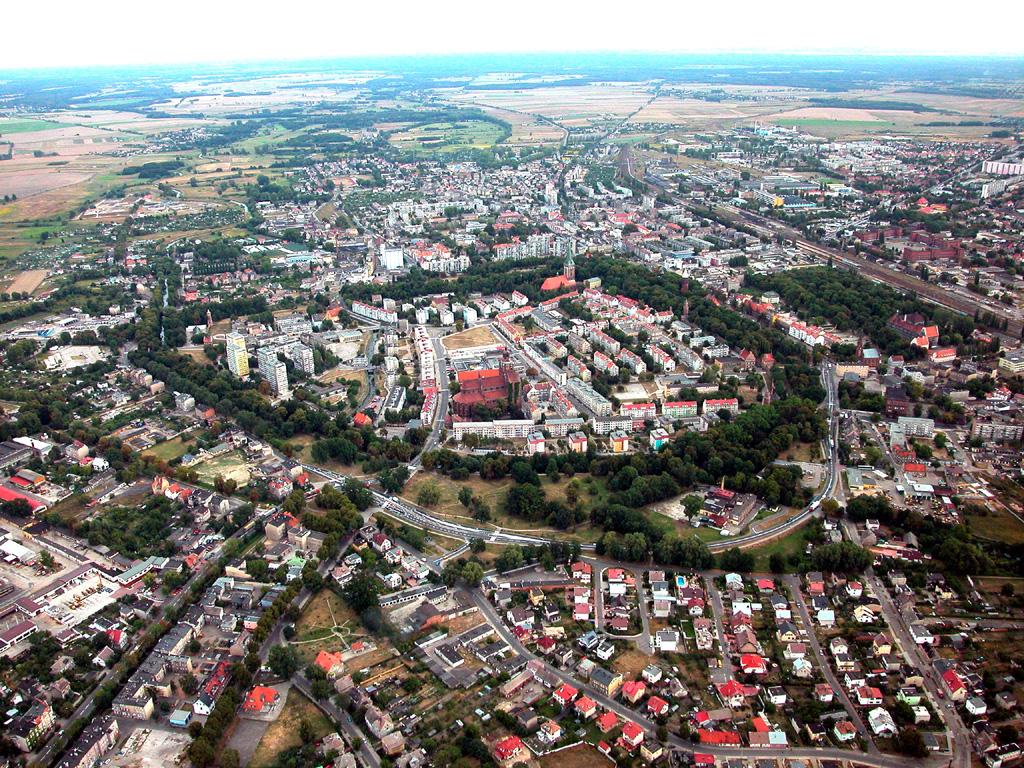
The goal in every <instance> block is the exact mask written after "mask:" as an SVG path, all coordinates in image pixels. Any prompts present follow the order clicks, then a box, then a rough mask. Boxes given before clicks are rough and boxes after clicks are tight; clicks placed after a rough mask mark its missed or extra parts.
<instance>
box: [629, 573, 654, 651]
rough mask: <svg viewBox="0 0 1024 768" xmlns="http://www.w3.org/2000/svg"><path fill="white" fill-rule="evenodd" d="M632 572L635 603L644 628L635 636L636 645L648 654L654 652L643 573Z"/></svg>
mask: <svg viewBox="0 0 1024 768" xmlns="http://www.w3.org/2000/svg"><path fill="white" fill-rule="evenodd" d="M633 573H634V575H635V576H636V603H637V606H638V608H639V610H640V624H641V625H643V628H644V630H643V632H642V633H641V634H640V636H639V637H637V638H635V642H636V647H637V648H638V649H639V650H640V652H641V653H646V654H648V655H650V654H652V653H654V647H653V642H652V641H651V616H650V612H649V611H648V609H647V594H646V593H645V592H644V574H643V573H641V572H638V571H634V572H633Z"/></svg>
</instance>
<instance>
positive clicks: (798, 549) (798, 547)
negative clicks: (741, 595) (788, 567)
mask: <svg viewBox="0 0 1024 768" xmlns="http://www.w3.org/2000/svg"><path fill="white" fill-rule="evenodd" d="M806 544H807V540H806V539H805V538H804V527H803V526H801V527H799V528H797V529H796V530H795V531H790V532H789V533H787V534H786V535H785V536H780V537H779V538H777V539H774V540H772V541H769V542H768V543H767V544H764V545H762V546H760V547H751V548H750V549H748V550H747V552H749V553H750V554H752V555H753V556H754V558H755V565H754V570H755V571H758V572H761V571H767V570H768V559H769V558H770V557H771V556H772V555H773V554H775V553H778V554H780V555H782V556H783V557H785V558H788V557H790V555H800V554H803V551H804V547H805V546H806Z"/></svg>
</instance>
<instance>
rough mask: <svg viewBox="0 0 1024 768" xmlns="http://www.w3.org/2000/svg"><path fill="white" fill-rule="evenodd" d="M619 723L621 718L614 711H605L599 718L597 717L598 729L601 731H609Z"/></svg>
mask: <svg viewBox="0 0 1024 768" xmlns="http://www.w3.org/2000/svg"><path fill="white" fill-rule="evenodd" d="M618 724H619V718H617V717H616V716H615V713H614V712H605V713H604V714H603V715H601V716H600V717H599V718H597V730H599V731H600V732H601V733H608V732H609V731H611V730H613V729H614V728H615V727H616V726H617V725H618Z"/></svg>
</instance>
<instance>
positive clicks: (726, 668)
mask: <svg viewBox="0 0 1024 768" xmlns="http://www.w3.org/2000/svg"><path fill="white" fill-rule="evenodd" d="M704 591H705V592H706V593H707V595H708V597H709V598H710V600H711V615H712V616H714V618H715V633H716V634H717V635H718V647H719V653H718V655H719V657H720V658H721V659H722V673H723V674H724V675H725V678H726V679H727V680H732V679H733V675H734V670H733V667H732V654H730V653H729V642H728V641H727V640H726V638H725V606H724V605H723V604H722V593H721V592H719V591H718V587H716V586H715V579H714V577H713V576H704Z"/></svg>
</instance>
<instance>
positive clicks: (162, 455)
mask: <svg viewBox="0 0 1024 768" xmlns="http://www.w3.org/2000/svg"><path fill="white" fill-rule="evenodd" d="M188 451H189V446H187V445H185V444H184V443H183V442H182V441H181V438H180V437H176V438H174V439H173V440H166V441H164V442H162V443H157V444H156V445H154V446H153V447H152V448H150V449H148V450H146V451H143V453H145V454H146V455H147V456H153V457H154V458H157V459H160V460H161V461H173V460H174V459H177V458H178V457H179V456H184V455H185V454H186V453H188Z"/></svg>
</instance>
